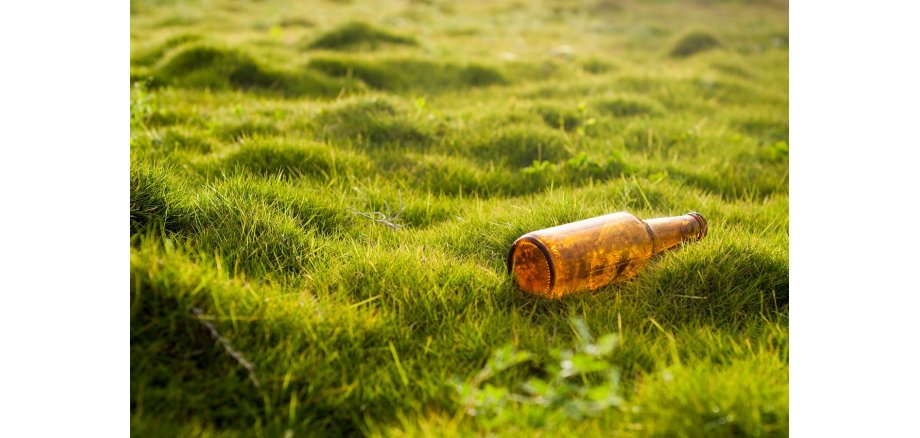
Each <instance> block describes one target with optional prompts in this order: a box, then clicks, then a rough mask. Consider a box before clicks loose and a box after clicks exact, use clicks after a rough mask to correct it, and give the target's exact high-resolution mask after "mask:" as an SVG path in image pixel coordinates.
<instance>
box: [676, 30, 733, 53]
mask: <svg viewBox="0 0 920 438" xmlns="http://www.w3.org/2000/svg"><path fill="white" fill-rule="evenodd" d="M718 47H722V43H721V42H720V41H719V39H718V38H716V37H715V36H714V35H712V34H711V33H708V32H703V31H695V32H690V33H688V34H686V35H684V36H683V37H681V38H680V39H679V40H678V41H677V43H675V44H674V47H673V48H671V53H670V54H671V57H672V58H686V57H688V56H691V55H695V54H697V53H700V52H705V51H707V50H712V49H715V48H718Z"/></svg>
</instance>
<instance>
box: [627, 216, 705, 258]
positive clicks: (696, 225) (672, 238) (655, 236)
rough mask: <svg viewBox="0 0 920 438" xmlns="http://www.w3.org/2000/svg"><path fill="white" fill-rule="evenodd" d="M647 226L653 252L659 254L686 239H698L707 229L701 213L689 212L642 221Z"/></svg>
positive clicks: (703, 235)
mask: <svg viewBox="0 0 920 438" xmlns="http://www.w3.org/2000/svg"><path fill="white" fill-rule="evenodd" d="M643 222H645V224H646V225H647V226H648V230H649V234H651V236H652V244H653V245H654V249H653V254H659V253H662V252H664V251H667V250H669V249H671V248H674V247H675V246H677V245H680V244H681V242H684V241H688V240H700V239H702V238H703V237H705V236H706V233H707V232H708V231H709V224H708V223H707V222H706V219H705V218H704V217H703V215H701V214H699V213H697V212H690V213H687V214H685V215H683V216H673V217H663V218H657V219H648V220H645V221H643Z"/></svg>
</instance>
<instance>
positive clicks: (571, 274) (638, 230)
mask: <svg viewBox="0 0 920 438" xmlns="http://www.w3.org/2000/svg"><path fill="white" fill-rule="evenodd" d="M707 229H708V225H707V224H706V220H705V219H704V218H703V216H702V215H700V214H699V213H688V214H686V215H683V216H676V217H670V218H659V219H650V220H648V221H643V220H641V219H639V218H637V217H635V216H633V215H632V214H629V213H627V212H619V213H611V214H607V215H603V216H598V217H595V218H591V219H585V220H582V221H578V222H572V223H568V224H564V225H559V226H555V227H551V228H546V229H542V230H537V231H534V232H531V233H527V234H525V235H523V236H521V237H520V238H518V239H517V240H516V241H515V242H514V244H513V245H512V247H511V251H510V253H509V254H508V270H509V272H511V273H512V275H513V277H514V281H515V283H516V284H517V286H518V287H519V288H521V289H522V290H524V291H526V292H530V293H534V294H537V295H543V296H546V297H550V298H559V297H561V296H563V295H565V294H566V293H569V292H576V291H583V290H595V289H598V288H600V287H602V286H605V285H607V284H610V283H611V282H614V281H619V280H625V279H628V278H630V277H633V276H635V275H636V273H638V272H639V270H640V269H641V268H642V266H643V265H644V264H645V262H646V260H648V259H650V258H651V257H652V256H653V255H655V254H657V253H660V252H662V251H666V250H668V249H670V248H673V247H675V246H677V245H679V244H680V243H681V242H683V241H686V240H698V239H701V238H703V236H704V235H705V234H706V231H707Z"/></svg>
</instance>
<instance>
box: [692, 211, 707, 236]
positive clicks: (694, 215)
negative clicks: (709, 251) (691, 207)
mask: <svg viewBox="0 0 920 438" xmlns="http://www.w3.org/2000/svg"><path fill="white" fill-rule="evenodd" d="M687 216H690V217H692V218H693V219H696V222H697V223H698V224H699V225H700V232H699V234H697V237H696V240H701V239H702V238H704V237H706V234H708V233H709V222H706V218H704V217H703V215H701V214H700V213H698V212H695V211H691V212H690V213H687Z"/></svg>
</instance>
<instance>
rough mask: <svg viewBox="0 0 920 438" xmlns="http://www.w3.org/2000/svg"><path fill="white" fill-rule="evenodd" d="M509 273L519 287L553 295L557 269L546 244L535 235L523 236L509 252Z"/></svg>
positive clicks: (531, 291)
mask: <svg viewBox="0 0 920 438" xmlns="http://www.w3.org/2000/svg"><path fill="white" fill-rule="evenodd" d="M508 273H510V274H511V276H512V279H513V281H514V283H515V284H516V285H517V287H518V288H519V289H521V290H523V291H525V292H530V293H532V294H537V295H542V296H551V295H552V294H551V292H552V290H553V285H554V283H555V280H556V269H555V266H554V265H553V259H552V257H550V255H549V251H548V250H547V248H546V246H545V245H543V243H542V242H540V240H539V239H537V238H534V237H526V236H522V237H521V238H519V239H518V240H517V241H515V242H514V245H512V246H511V251H510V252H509V253H508Z"/></svg>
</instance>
